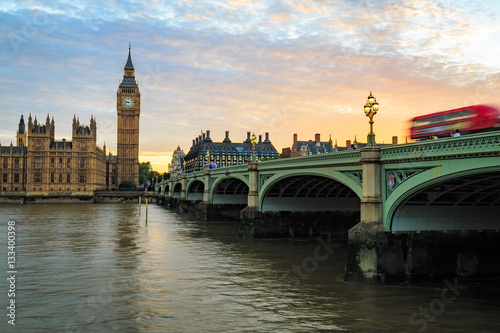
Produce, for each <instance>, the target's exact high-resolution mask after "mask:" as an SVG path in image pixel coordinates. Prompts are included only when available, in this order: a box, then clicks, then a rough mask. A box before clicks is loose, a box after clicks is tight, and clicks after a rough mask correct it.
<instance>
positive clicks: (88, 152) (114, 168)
mask: <svg viewBox="0 0 500 333" xmlns="http://www.w3.org/2000/svg"><path fill="white" fill-rule="evenodd" d="M117 113H118V119H117V120H118V124H117V128H118V133H117V134H118V137H117V156H113V155H111V153H109V154H106V146H105V145H104V146H103V147H102V148H101V147H99V146H98V145H97V122H96V120H95V118H94V117H93V116H91V117H90V123H89V125H84V124H81V123H80V120H79V119H78V118H76V117H75V116H73V124H72V140H71V141H67V140H66V139H62V140H55V121H54V118H53V117H52V119H51V118H50V117H49V115H47V118H46V120H45V123H42V122H38V120H37V118H36V116H35V118H34V119H33V118H32V117H31V114H30V115H29V118H28V126H27V127H28V128H27V129H26V124H25V121H24V116H21V119H20V122H19V128H18V131H17V135H16V143H17V145H16V146H14V145H13V144H12V143H11V144H10V146H1V144H0V192H2V193H3V194H8V193H9V192H20V191H23V192H26V195H30V194H35V195H37V194H38V195H40V194H73V195H75V194H89V193H92V192H93V191H96V190H116V189H117V188H118V185H119V184H120V182H121V181H123V180H131V181H133V182H134V183H135V184H138V183H139V115H140V93H139V87H138V84H137V82H136V81H135V72H134V67H133V65H132V59H131V56H130V46H129V54H128V59H127V63H126V64H125V67H124V75H123V80H122V82H121V84H120V85H119V87H118V92H117Z"/></svg>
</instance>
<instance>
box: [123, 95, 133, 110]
mask: <svg viewBox="0 0 500 333" xmlns="http://www.w3.org/2000/svg"><path fill="white" fill-rule="evenodd" d="M122 104H123V106H124V107H126V108H131V107H132V106H134V100H133V99H132V97H129V96H127V97H125V98H123V100H122Z"/></svg>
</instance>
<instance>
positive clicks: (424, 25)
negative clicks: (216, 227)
mask: <svg viewBox="0 0 500 333" xmlns="http://www.w3.org/2000/svg"><path fill="white" fill-rule="evenodd" d="M130 5H133V6H134V12H133V13H131V12H130V11H129V10H127V8H128V7H129V6H130ZM79 6H80V7H64V6H62V5H60V4H58V3H57V2H53V3H51V2H48V3H46V4H44V5H39V6H38V7H37V9H36V10H32V9H30V8H29V6H27V5H24V4H23V3H22V2H21V3H20V2H16V1H2V2H1V3H0V19H1V20H2V24H3V27H4V28H5V29H4V30H5V35H4V39H0V43H1V44H0V45H1V47H2V50H5V52H2V53H0V60H1V61H2V64H3V66H2V67H1V68H0V74H1V75H0V89H1V90H2V95H3V96H4V99H3V109H4V110H6V113H5V115H4V119H5V121H4V122H2V123H1V124H0V133H1V134H0V135H1V136H0V137H1V138H2V144H7V143H9V144H10V141H15V131H16V129H17V123H18V121H19V117H20V115H21V113H23V114H24V115H25V116H26V115H27V114H28V113H30V112H31V113H32V114H33V115H37V116H38V118H39V119H45V117H46V115H47V113H50V115H51V116H52V115H53V116H54V118H55V122H56V136H57V137H58V138H60V137H66V138H68V139H70V137H71V119H72V117H73V114H75V115H77V116H79V117H80V120H81V121H82V122H84V123H88V119H90V116H91V115H94V116H95V117H96V119H97V127H98V144H99V145H100V146H102V145H103V144H104V142H105V143H106V146H107V148H108V150H111V151H113V150H116V89H117V87H118V82H119V80H120V79H121V77H122V75H123V65H124V64H125V61H126V57H127V52H128V42H129V41H130V42H131V43H132V60H133V62H134V66H135V70H136V77H137V79H138V82H139V87H140V90H141V95H142V100H141V120H140V150H141V152H140V155H141V156H140V160H141V162H143V161H144V162H146V161H150V162H151V163H152V164H153V167H154V168H155V169H157V170H165V171H166V168H167V165H168V163H169V162H170V159H171V155H172V152H173V151H174V150H175V149H176V148H177V146H180V147H181V149H183V150H184V152H185V153H187V152H188V151H189V148H190V146H191V144H192V139H193V138H194V137H196V136H197V135H198V134H199V133H200V131H205V130H207V129H209V130H211V133H212V137H213V138H214V140H219V141H221V140H222V139H223V138H224V132H225V131H226V130H228V131H230V137H231V140H232V141H233V142H242V141H244V140H245V139H246V132H247V131H251V132H255V133H256V134H257V133H259V134H262V135H263V134H264V133H265V132H269V133H270V139H271V141H272V142H273V144H274V146H275V147H276V148H277V149H278V151H281V149H282V148H284V147H289V146H290V145H291V143H292V139H293V134H294V133H297V134H298V136H299V138H300V139H301V140H308V139H314V134H315V133H320V134H321V138H322V140H327V139H328V138H329V136H330V134H331V136H332V140H334V141H335V140H337V141H338V144H339V145H340V144H345V141H346V140H354V138H356V139H357V140H358V141H360V142H361V141H366V135H367V133H368V130H369V127H368V122H367V119H365V118H366V117H365V115H364V112H363V105H364V102H365V99H366V96H367V95H368V94H369V92H370V91H373V93H374V95H375V96H376V97H377V101H378V102H379V103H380V111H379V113H378V114H377V116H376V117H375V125H374V131H375V133H376V138H377V142H390V141H391V138H392V136H393V135H396V136H398V137H399V141H400V142H404V141H405V139H404V137H405V135H407V126H408V125H407V121H408V119H410V118H412V117H414V116H417V115H421V114H425V113H430V112H435V111H440V110H446V109H451V108H455V107H460V106H464V105H471V104H480V103H482V104H487V103H493V104H500V74H499V73H500V70H499V68H500V60H498V59H500V54H499V53H500V51H499V50H498V48H497V47H496V45H498V44H499V42H500V40H499V39H500V35H499V34H498V31H500V24H499V23H498V22H500V19H499V17H498V16H499V14H500V3H499V2H497V1H494V0H490V1H486V2H485V3H484V4H483V6H475V5H474V4H472V3H471V2H468V1H465V0H457V1H454V2H435V1H433V0H418V1H417V0H415V1H372V2H363V1H355V2H353V1H348V0H332V1H327V2H326V1H320V0H317V1H313V0H307V1H306V0H303V1H301V0H297V1H294V2H293V3H287V2H281V1H275V2H268V1H244V0H230V1H227V2H222V1H221V2H205V1H203V0H201V1H196V2H194V1H179V2H172V3H168V2H165V3H160V2H155V3H154V4H151V3H149V4H148V3H143V2H142V1H129V2H128V3H127V4H125V3H120V2H107V3H99V5H97V3H96V4H94V3H87V4H81V5H79ZM89 22H90V24H89ZM28 28H30V30H27V29H28ZM23 31H30V33H29V34H27V35H26V33H25V35H23V34H22V32H23ZM120 37H122V38H120ZM9 137H10V139H9Z"/></svg>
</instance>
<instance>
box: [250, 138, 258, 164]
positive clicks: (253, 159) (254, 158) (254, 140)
mask: <svg viewBox="0 0 500 333" xmlns="http://www.w3.org/2000/svg"><path fill="white" fill-rule="evenodd" d="M251 142H252V162H255V161H256V160H257V159H256V156H255V144H256V143H257V140H256V138H255V134H252V141H251Z"/></svg>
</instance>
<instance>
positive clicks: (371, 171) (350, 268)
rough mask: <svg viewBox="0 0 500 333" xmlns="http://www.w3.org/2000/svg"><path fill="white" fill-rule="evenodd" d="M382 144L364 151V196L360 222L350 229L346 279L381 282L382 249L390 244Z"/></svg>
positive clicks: (362, 161) (362, 153)
mask: <svg viewBox="0 0 500 333" xmlns="http://www.w3.org/2000/svg"><path fill="white" fill-rule="evenodd" d="M380 156H381V154H380V147H366V148H363V149H362V150H361V164H362V165H363V198H362V199H361V221H360V222H359V223H358V224H357V225H355V226H354V227H353V228H351V229H350V230H349V236H348V237H349V243H348V258H347V264H346V274H345V281H347V282H364V283H378V282H379V280H380V276H379V266H380V265H379V255H378V254H379V252H380V251H383V250H384V249H385V248H386V247H387V244H386V243H387V242H385V238H384V237H385V233H386V229H385V227H384V225H383V203H382V194H381V193H382V192H381V163H380Z"/></svg>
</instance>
